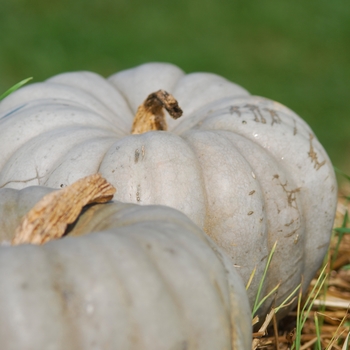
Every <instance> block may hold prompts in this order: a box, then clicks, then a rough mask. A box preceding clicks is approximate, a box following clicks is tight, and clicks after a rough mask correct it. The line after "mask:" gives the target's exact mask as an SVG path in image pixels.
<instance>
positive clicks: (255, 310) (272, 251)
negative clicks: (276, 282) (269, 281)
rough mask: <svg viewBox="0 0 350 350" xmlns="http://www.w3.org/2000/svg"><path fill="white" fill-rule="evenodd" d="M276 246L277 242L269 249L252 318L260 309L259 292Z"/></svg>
mask: <svg viewBox="0 0 350 350" xmlns="http://www.w3.org/2000/svg"><path fill="white" fill-rule="evenodd" d="M276 246H277V241H276V242H275V244H274V245H273V247H272V249H271V252H270V254H269V257H268V259H267V262H266V266H265V269H264V273H263V275H262V278H261V280H260V283H259V287H258V292H257V294H256V298H255V302H254V306H253V312H252V317H254V316H255V313H256V312H257V310H258V308H259V307H260V306H259V305H261V304H260V294H261V291H262V288H263V285H264V281H265V278H266V274H267V270H268V269H269V266H270V263H271V260H272V257H273V254H274V253H275V250H276ZM275 288H276V287H275Z"/></svg>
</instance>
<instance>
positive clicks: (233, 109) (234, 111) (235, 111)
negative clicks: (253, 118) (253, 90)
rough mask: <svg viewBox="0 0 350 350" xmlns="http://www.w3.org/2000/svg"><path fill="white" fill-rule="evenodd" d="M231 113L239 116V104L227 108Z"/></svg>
mask: <svg viewBox="0 0 350 350" xmlns="http://www.w3.org/2000/svg"><path fill="white" fill-rule="evenodd" d="M229 112H230V114H231V115H233V114H237V115H238V116H239V117H240V116H241V111H240V110H239V106H231V107H230V109H229Z"/></svg>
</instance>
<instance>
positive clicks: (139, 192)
mask: <svg viewBox="0 0 350 350" xmlns="http://www.w3.org/2000/svg"><path fill="white" fill-rule="evenodd" d="M136 201H137V202H140V201H141V186H140V185H137V192H136Z"/></svg>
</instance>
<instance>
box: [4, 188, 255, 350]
mask: <svg viewBox="0 0 350 350" xmlns="http://www.w3.org/2000/svg"><path fill="white" fill-rule="evenodd" d="M51 191H52V189H50V188H47V187H40V186H32V187H28V188H25V189H22V190H15V189H1V190H0V241H2V242H3V243H5V242H7V241H11V240H12V238H13V234H14V232H15V230H16V227H17V226H18V225H19V222H20V219H21V217H22V216H23V215H24V214H26V212H27V211H28V210H29V209H30V208H31V207H32V206H33V205H34V204H35V203H36V202H37V201H38V200H39V199H40V198H41V197H43V196H44V195H45V194H47V193H49V192H51ZM87 233H90V234H87ZM85 234H86V235H85ZM0 280H1V283H0V348H1V349H2V350H10V349H14V350H15V349H16V350H17V349H18V350H19V349H23V350H26V349H28V350H29V349H37V350H41V349H43V350H44V349H45V350H47V349H52V350H78V349H84V350H88V349H111V350H112V349H113V350H114V349H135V350H136V349H137V350H139V349H140V350H141V349H142V350H147V349H150V350H156V349H159V350H165V349H169V350H170V349H171V350H173V349H179V350H182V349H208V350H212V349H237V350H240V349H246V350H248V349H250V348H251V339H252V334H251V328H252V327H251V315H250V306H249V301H248V296H247V294H246V291H245V288H244V284H243V281H242V279H241V277H240V276H239V275H238V273H237V271H236V270H235V268H234V267H233V265H232V263H231V261H230V259H229V258H228V257H227V256H226V255H225V253H222V252H221V250H220V248H219V247H218V246H217V245H216V244H215V243H214V242H213V241H212V240H211V239H210V238H209V237H208V236H207V235H206V234H205V233H204V232H203V231H202V230H201V229H199V228H198V227H197V226H196V225H195V224H194V223H193V222H192V221H191V220H189V219H188V218H187V217H186V216H185V215H184V214H182V213H181V212H179V211H177V210H175V209H172V208H169V207H165V206H156V205H153V206H140V205H136V204H130V203H129V204H127V203H121V202H118V201H114V202H108V203H106V204H96V205H93V206H89V207H88V208H87V209H86V210H84V211H83V213H82V214H81V215H80V217H79V218H78V220H77V222H76V223H75V225H74V226H73V228H72V229H71V230H70V232H69V234H68V236H65V237H64V238H62V239H59V240H55V241H51V242H49V243H46V244H44V245H39V246H38V245H28V244H23V245H18V246H9V245H6V244H3V245H2V246H1V245H0Z"/></svg>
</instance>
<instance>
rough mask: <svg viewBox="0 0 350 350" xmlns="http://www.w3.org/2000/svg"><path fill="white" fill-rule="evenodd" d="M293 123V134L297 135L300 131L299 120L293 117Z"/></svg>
mask: <svg viewBox="0 0 350 350" xmlns="http://www.w3.org/2000/svg"><path fill="white" fill-rule="evenodd" d="M293 123H294V129H293V135H294V136H295V135H296V134H297V133H298V129H297V122H296V121H295V119H293Z"/></svg>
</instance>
